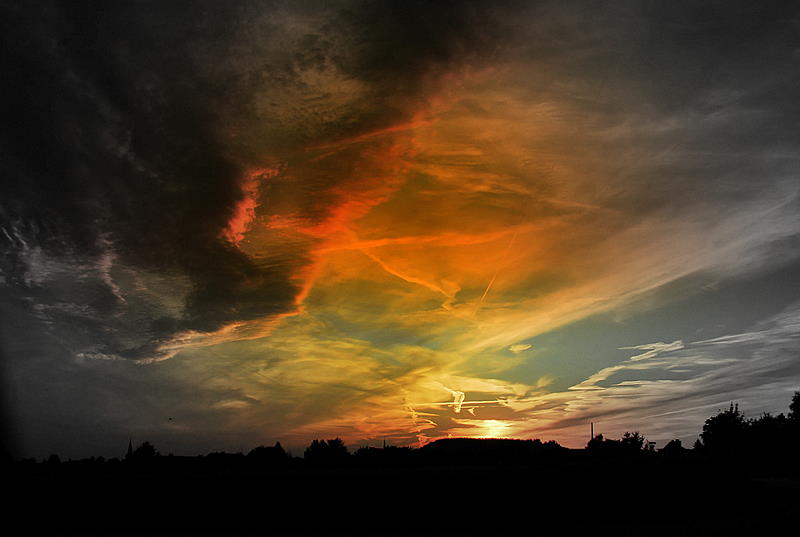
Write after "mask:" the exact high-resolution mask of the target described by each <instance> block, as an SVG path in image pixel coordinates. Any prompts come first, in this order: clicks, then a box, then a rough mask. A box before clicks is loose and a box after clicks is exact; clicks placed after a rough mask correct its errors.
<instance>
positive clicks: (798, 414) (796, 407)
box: [789, 392, 800, 422]
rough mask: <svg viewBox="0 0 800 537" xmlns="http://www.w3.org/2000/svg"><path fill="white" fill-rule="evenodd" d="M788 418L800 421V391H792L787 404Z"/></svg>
mask: <svg viewBox="0 0 800 537" xmlns="http://www.w3.org/2000/svg"><path fill="white" fill-rule="evenodd" d="M789 419H790V420H792V421H796V422H800V392H794V395H793V396H792V402H791V403H790V404H789Z"/></svg>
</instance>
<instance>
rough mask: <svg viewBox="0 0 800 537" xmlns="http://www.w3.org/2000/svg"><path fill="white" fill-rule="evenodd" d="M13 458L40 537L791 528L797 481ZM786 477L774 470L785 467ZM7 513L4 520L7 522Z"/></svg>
mask: <svg viewBox="0 0 800 537" xmlns="http://www.w3.org/2000/svg"><path fill="white" fill-rule="evenodd" d="M228 457H229V458H228V460H224V459H220V460H217V461H215V462H214V463H213V464H210V463H209V462H208V461H206V462H205V463H204V464H200V463H198V461H197V460H196V459H183V458H177V457H159V458H158V459H159V460H158V461H157V462H153V463H150V464H147V465H141V464H140V465H132V464H126V463H123V462H120V463H118V464H116V465H111V464H109V463H104V464H93V463H90V462H82V463H80V462H71V463H60V464H55V465H47V464H23V463H16V464H15V465H14V466H12V469H11V474H10V479H7V480H5V482H6V483H7V485H8V487H7V489H6V490H10V491H12V494H11V495H10V497H9V499H7V500H6V501H5V507H6V513H7V515H6V520H7V521H8V522H7V526H9V527H17V528H20V529H21V530H23V531H24V533H25V534H29V533H37V534H39V533H44V534H49V535H65V534H75V535H443V534H444V535H504V534H517V535H543V534H544V535H565V534H567V535H573V534H575V535H577V534H588V535H592V534H615V535H637V536H640V535H732V534H735V535H796V534H797V531H798V524H800V479H798V475H797V473H796V472H795V471H786V472H784V471H777V472H776V471H775V469H771V468H769V467H764V466H763V465H762V466H759V467H754V466H752V465H751V466H749V467H747V466H746V465H742V464H738V463H735V462H733V461H713V460H709V459H706V458H704V457H700V456H695V455H692V454H688V455H684V456H681V457H665V456H662V455H661V454H652V455H650V456H638V457H629V458H626V457H621V458H613V459H597V458H592V457H589V456H587V454H586V453H585V452H583V451H577V450H570V451H569V452H564V453H563V454H562V455H561V456H560V457H559V460H548V461H541V462H535V461H534V462H524V463H520V462H518V461H513V462H510V463H504V462H502V461H500V462H498V461H496V460H495V461H490V462H487V461H480V460H473V461H468V462H461V463H457V464H446V463H444V462H443V461H441V460H438V461H435V462H432V461H423V462H420V461H414V462H413V464H412V463H409V462H408V461H406V462H405V463H396V464H394V465H389V466H388V467H387V466H381V465H377V464H372V465H361V466H355V465H353V464H350V465H345V466H341V467H313V466H310V465H307V464H303V463H302V461H297V463H296V464H294V463H293V464H292V465H289V466H286V467H283V468H272V469H261V470H259V469H254V468H252V467H245V466H244V465H241V464H239V463H237V462H236V461H237V459H236V458H235V457H234V456H228ZM782 474H783V475H782ZM12 523H13V526H12Z"/></svg>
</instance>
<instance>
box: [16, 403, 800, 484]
mask: <svg viewBox="0 0 800 537" xmlns="http://www.w3.org/2000/svg"><path fill="white" fill-rule="evenodd" d="M654 444H655V443H654V442H648V440H647V439H646V438H645V437H644V436H643V435H642V434H641V433H639V432H638V431H635V432H626V433H624V434H623V435H622V437H621V438H619V439H610V438H606V437H604V436H603V435H602V434H600V435H597V436H595V437H594V438H592V439H591V440H589V442H588V443H587V444H586V447H585V448H584V449H583V450H575V449H567V448H564V447H562V446H561V445H559V444H558V443H557V442H555V441H552V440H551V441H548V442H542V441H541V440H539V439H535V440H513V439H473V438H448V439H441V440H437V441H435V442H431V443H429V444H426V445H425V446H423V447H421V448H411V447H399V446H386V445H384V446H383V447H382V448H376V447H370V446H363V447H359V448H357V449H356V450H355V451H354V452H353V453H351V452H350V451H349V450H348V448H347V445H346V444H345V442H344V441H343V440H342V439H341V438H333V439H328V440H323V439H315V440H313V441H312V442H311V443H310V444H309V445H308V447H306V449H305V450H304V453H303V457H302V458H298V457H293V456H291V454H289V453H288V452H286V450H284V449H283V446H281V444H280V442H277V443H276V444H275V445H274V446H263V445H262V446H258V447H256V448H254V449H252V450H251V451H250V452H249V453H247V454H244V453H226V452H214V453H209V454H207V455H200V456H197V457H183V456H173V455H172V454H170V455H167V456H164V455H161V454H160V453H159V451H158V450H157V449H156V448H155V446H153V445H152V444H151V443H150V442H147V441H145V442H142V443H141V444H139V445H138V446H137V447H136V448H135V449H133V446H132V444H130V443H129V446H128V451H127V453H126V455H125V456H124V457H123V458H119V459H118V458H111V459H105V458H103V457H96V458H95V457H91V458H88V459H82V460H78V461H68V462H67V463H63V462H62V461H61V459H60V458H59V456H58V455H55V454H53V455H50V456H49V457H48V458H47V459H45V460H43V461H42V462H41V463H38V462H36V461H35V460H34V459H25V460H22V461H18V462H17V464H18V465H19V466H22V467H25V466H28V467H39V468H43V469H44V470H45V471H60V470H63V469H64V468H67V467H68V468H69V469H71V470H74V471H76V472H91V471H93V470H97V471H103V470H106V469H112V468H116V469H120V470H124V469H131V470H133V471H143V470H144V471H156V472H157V471H161V470H176V471H187V472H191V471H196V470H202V471H209V470H210V471H217V472H248V471H250V472H252V471H260V470H276V469H277V470H280V469H289V468H302V467H310V468H315V467H393V466H425V465H432V466H445V465H465V464H466V465H470V464H493V465H503V464H544V465H550V464H553V463H558V462H562V461H568V460H577V459H586V460H591V459H614V458H638V457H652V458H662V459H679V458H687V459H688V458H692V459H695V460H702V459H705V460H709V461H723V462H730V461H737V462H743V463H747V464H748V465H749V466H751V467H752V466H756V467H759V468H762V469H767V470H780V471H784V470H786V471H791V470H794V471H796V470H797V469H798V467H799V466H800V457H798V456H797V453H798V447H799V446H800V392H795V394H794V396H793V397H792V401H791V404H790V405H789V413H788V414H787V415H784V414H782V413H781V414H779V415H777V416H773V415H771V414H769V413H765V414H763V415H761V416H759V417H757V418H753V419H747V418H746V417H745V416H744V414H743V413H742V412H741V411H740V410H739V407H738V405H736V404H733V403H731V405H730V407H729V408H728V409H725V410H722V411H720V412H718V413H717V414H716V415H714V416H711V417H709V418H708V419H707V420H706V421H705V423H704V424H703V429H702V432H701V433H700V436H699V438H698V439H697V441H696V442H695V444H694V447H693V449H686V448H684V447H683V445H682V444H681V441H680V440H679V439H674V440H671V441H669V442H668V443H667V444H666V445H665V446H664V447H663V448H661V449H659V450H656V449H655V445H654ZM587 457H588V459H587Z"/></svg>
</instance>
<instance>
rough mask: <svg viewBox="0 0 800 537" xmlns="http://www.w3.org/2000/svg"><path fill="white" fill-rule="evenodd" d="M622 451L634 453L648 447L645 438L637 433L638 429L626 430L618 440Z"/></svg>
mask: <svg viewBox="0 0 800 537" xmlns="http://www.w3.org/2000/svg"><path fill="white" fill-rule="evenodd" d="M620 444H621V447H622V451H623V452H625V453H626V454H630V455H635V454H636V453H639V452H641V451H646V450H647V448H648V444H647V439H646V438H645V437H644V436H642V435H640V434H639V431H635V432H632V433H631V432H626V433H625V434H623V435H622V440H620Z"/></svg>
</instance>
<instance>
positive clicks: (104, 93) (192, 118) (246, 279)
mask: <svg viewBox="0 0 800 537" xmlns="http://www.w3.org/2000/svg"><path fill="white" fill-rule="evenodd" d="M481 11H482V10H481V9H480V8H478V7H472V6H462V5H460V4H457V3H449V2H410V3H407V2H404V3H386V2H366V3H347V4H341V5H339V6H335V7H329V6H327V5H326V4H315V3H309V4H307V5H304V6H302V7H292V6H290V5H286V4H274V5H264V4H262V3H254V4H245V3H240V4H233V5H230V6H229V5H227V4H226V3H220V2H200V3H198V2H166V3H162V2H144V3H141V2H136V3H113V4H109V3H104V2H79V3H41V4H36V5H28V4H26V3H20V4H18V5H13V4H10V5H6V6H5V7H4V8H3V17H2V19H3V29H2V30H3V40H4V45H3V47H4V54H3V66H2V69H3V72H4V73H5V78H6V81H7V82H6V84H4V89H3V98H2V100H3V106H4V109H5V110H4V122H3V128H2V131H0V137H1V138H0V140H2V141H1V142H0V143H2V151H3V159H2V172H1V173H2V175H3V182H2V187H0V188H1V189H2V190H1V191H0V196H1V197H0V220H1V221H2V233H0V242H2V244H3V247H2V278H3V284H4V285H6V286H8V287H9V288H11V289H12V290H14V292H13V296H14V297H15V300H16V301H17V302H18V304H19V305H20V307H21V310H22V311H26V312H28V314H30V315H33V316H34V317H35V318H37V319H38V320H39V321H41V322H42V323H43V324H44V325H45V326H49V327H50V330H51V331H54V332H55V333H56V335H57V338H59V339H61V340H62V341H63V342H65V344H66V345H67V347H68V348H69V349H71V350H72V351H73V352H75V353H81V352H84V353H91V354H93V355H95V356H123V357H128V358H147V357H152V356H155V355H157V354H158V347H159V345H161V344H162V343H163V342H165V341H166V340H168V339H169V338H170V337H171V336H173V335H175V334H176V333H179V332H182V331H186V330H193V331H200V332H205V331H213V330H216V329H218V328H219V327H221V326H223V325H225V324H226V323H230V322H233V321H243V320H251V319H258V318H264V317H269V316H271V315H275V314H279V313H282V312H286V311H289V310H291V309H292V308H294V303H293V300H294V297H295V296H296V294H297V292H298V290H297V282H296V281H295V280H293V279H292V274H293V273H294V272H295V271H296V270H297V269H298V267H301V266H302V265H304V264H305V263H307V261H308V260H307V256H306V253H305V252H304V250H303V248H302V247H301V248H296V247H295V246H292V245H290V246H286V247H283V248H280V247H279V248H276V250H275V251H274V252H270V253H268V255H267V256H266V257H260V258H258V259H254V258H251V257H248V256H247V255H246V254H244V253H243V252H242V251H240V250H239V249H237V248H236V247H234V246H233V245H231V244H230V243H228V242H227V241H226V240H224V239H223V238H221V234H222V232H223V230H224V229H225V228H226V226H227V225H228V222H229V221H230V219H231V217H232V216H233V215H234V213H235V211H236V207H237V204H238V203H239V202H240V201H241V200H242V199H243V197H244V195H245V193H244V192H243V190H242V186H241V185H242V178H243V177H244V175H245V174H246V173H247V170H248V169H249V168H253V167H258V166H259V165H263V164H264V162H263V160H262V161H260V160H259V159H260V158H263V156H264V155H268V156H269V158H270V159H271V161H270V163H274V162H275V160H276V159H277V161H278V162H281V161H282V159H290V158H292V157H291V155H293V154H296V152H297V150H298V148H299V147H300V146H301V145H302V144H308V143H316V142H320V141H325V140H332V139H337V138H341V137H347V136H352V135H357V134H359V133H361V132H365V131H369V130H371V129H376V128H382V127H385V126H387V125H391V124H393V123H395V122H397V121H401V120H403V119H405V118H407V117H408V116H409V115H410V114H411V113H412V112H413V110H414V109H415V108H416V107H419V106H420V102H419V100H420V99H421V98H422V95H423V92H424V91H426V90H428V89H430V88H431V87H432V85H434V86H435V83H436V79H437V77H441V76H442V75H443V74H445V73H447V72H449V71H451V70H453V69H458V67H459V66H460V65H464V64H465V62H466V63H469V62H473V61H478V60H485V59H486V58H487V57H488V56H489V55H491V52H492V51H493V50H494V46H495V45H494V44H493V43H494V41H496V39H497V36H496V35H492V34H491V33H487V32H489V30H488V29H489V28H490V25H488V24H486V14H485V10H484V12H483V13H482V12H481ZM298 20H299V21H301V22H300V23H299V26H298V27H299V28H300V31H299V32H297V33H296V32H295V30H296V28H295V27H294V26H293V24H295V23H296V21H298ZM481 22H483V24H481ZM308 73H315V74H320V73H322V76H323V77H328V78H327V79H325V80H323V89H324V83H325V82H326V81H328V80H329V79H330V76H331V73H333V75H334V76H335V77H338V78H337V80H343V81H348V82H349V81H352V80H356V81H358V84H359V87H360V88H361V92H360V94H359V96H358V97H357V98H355V99H350V100H349V101H347V102H346V103H345V104H343V105H341V106H339V107H338V108H336V107H335V106H333V105H324V106H321V107H318V108H314V107H313V105H308V104H305V101H307V100H308V99H305V97H307V96H308V93H309V92H313V91H314V90H315V89H317V88H314V87H311V86H309V82H308V81H307V80H306V78H307V77H306V78H304V76H305V75H306V74H308ZM276 100H277V104H275V102H271V101H276ZM334 104H335V103H334ZM271 105H273V107H272V108H270V106H271ZM332 107H333V108H334V110H333V112H332V111H331V108H332ZM331 166H332V168H331V173H326V170H325V168H324V166H323V167H322V169H321V171H318V172H316V173H315V174H309V176H308V177H302V176H301V177H293V179H294V181H292V182H291V185H290V188H292V189H293V190H295V191H296V192H294V193H293V194H292V197H293V203H295V204H298V205H300V206H301V208H302V207H305V211H306V212H307V214H309V215H310V216H311V217H314V218H323V217H324V213H325V211H326V209H325V206H326V204H328V203H331V200H330V199H326V198H325V197H324V196H323V194H322V190H323V189H325V188H329V187H330V186H331V185H332V184H335V182H336V181H337V180H340V179H339V178H340V177H341V176H342V175H343V174H342V173H341V172H342V170H343V166H344V164H342V163H334V164H332V165H331ZM344 169H345V170H346V169H347V166H344ZM273 191H274V192H273V193H274V194H276V197H277V199H278V201H280V188H279V187H276V188H274V189H273ZM298 196H299V197H300V198H301V199H299V200H298V199H297V198H298ZM263 201H265V200H263V199H262V202H263ZM266 202H267V203H269V200H266Z"/></svg>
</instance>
